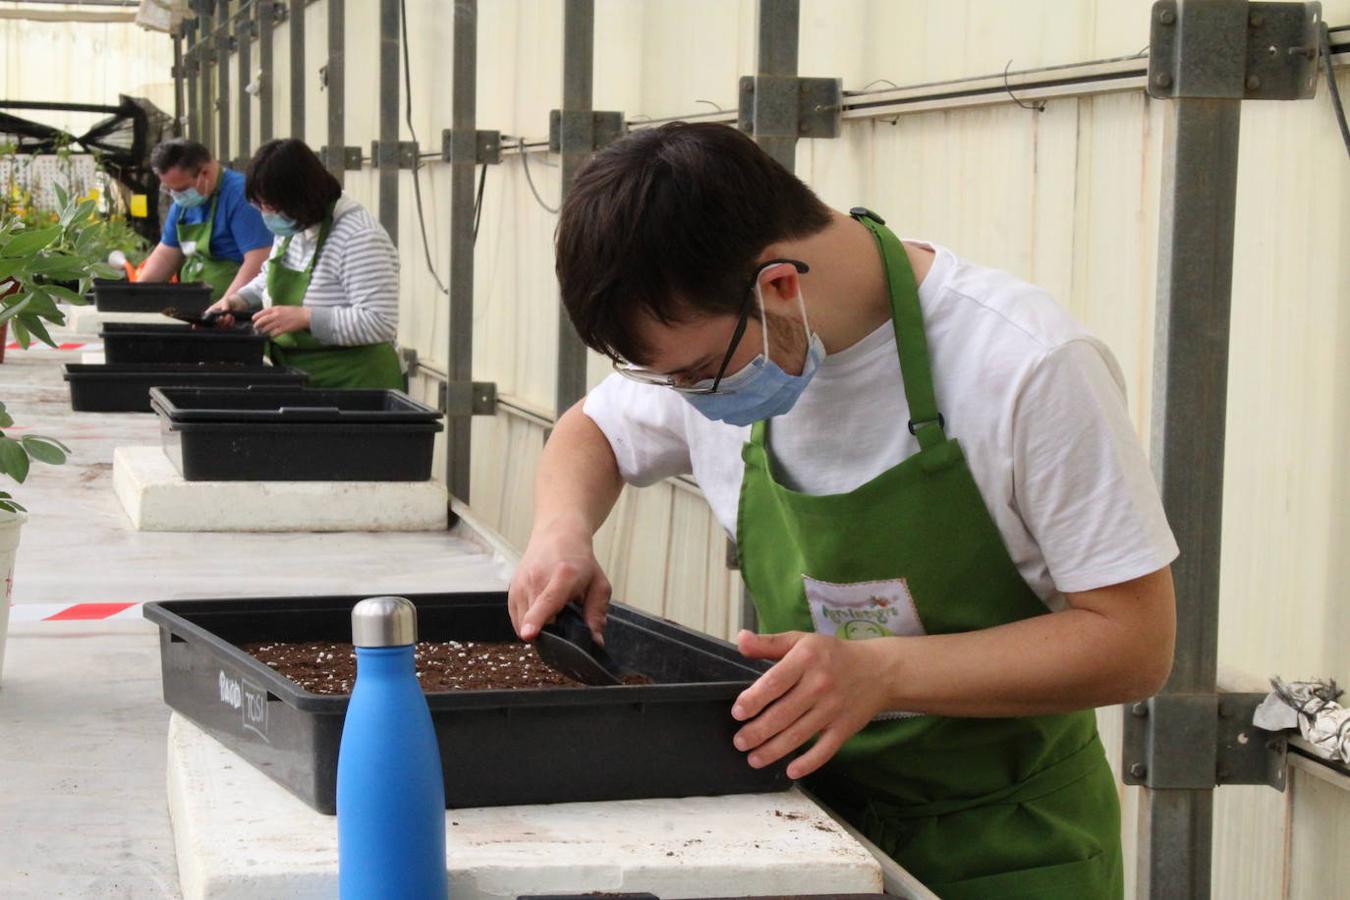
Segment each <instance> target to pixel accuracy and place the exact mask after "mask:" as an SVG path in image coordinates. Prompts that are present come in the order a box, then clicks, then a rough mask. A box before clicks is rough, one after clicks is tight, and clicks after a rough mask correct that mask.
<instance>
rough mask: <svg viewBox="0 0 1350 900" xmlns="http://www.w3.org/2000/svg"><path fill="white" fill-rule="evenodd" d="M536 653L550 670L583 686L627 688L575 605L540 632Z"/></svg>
mask: <svg viewBox="0 0 1350 900" xmlns="http://www.w3.org/2000/svg"><path fill="white" fill-rule="evenodd" d="M534 647H535V650H536V651H537V652H538V653H539V658H540V659H542V660H543V661H544V662H545V663H546V664H547V665H548V666H549V668H552V669H555V670H556V671H559V672H561V673H562V674H564V675H566V676H567V677H568V678H571V679H573V680H575V681H580V682H581V683H582V684H589V685H596V686H604V685H615V684H623V683H624V682H623V670H622V669H620V668H619V665H618V663H616V662H615V661H614V660H613V658H611V657H610V655H609V654H608V653H606V652H605V648H604V647H601V646H600V645H599V644H597V643H596V642H595V640H594V639H593V638H592V637H591V629H590V626H588V625H587V624H586V620H585V619H584V618H583V617H582V615H581V611H580V610H579V609H577V608H576V606H575V605H574V604H571V603H569V604H567V605H566V606H564V607H563V608H562V609H561V610H560V611H559V612H558V616H557V618H555V619H554V620H553V621H552V622H550V623H548V624H547V625H545V626H544V627H543V629H542V630H541V631H540V632H539V637H538V638H537V639H536V640H535V642H534Z"/></svg>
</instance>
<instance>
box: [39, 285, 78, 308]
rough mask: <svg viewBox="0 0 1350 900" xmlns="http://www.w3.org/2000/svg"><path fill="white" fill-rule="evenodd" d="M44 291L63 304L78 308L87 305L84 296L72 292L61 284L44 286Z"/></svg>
mask: <svg viewBox="0 0 1350 900" xmlns="http://www.w3.org/2000/svg"><path fill="white" fill-rule="evenodd" d="M42 290H43V291H44V292H46V293H47V294H49V295H51V296H52V297H54V298H55V299H57V300H60V301H61V302H63V303H73V304H75V305H76V306H83V305H84V304H85V302H86V301H85V299H84V294H80V293H77V292H75V291H72V290H71V289H70V288H68V287H65V286H64V285H60V284H44V285H43V286H42Z"/></svg>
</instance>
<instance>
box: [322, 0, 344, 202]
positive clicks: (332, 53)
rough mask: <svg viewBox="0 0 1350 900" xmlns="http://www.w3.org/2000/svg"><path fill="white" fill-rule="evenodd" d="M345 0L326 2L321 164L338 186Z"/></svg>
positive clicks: (340, 176) (341, 168)
mask: <svg viewBox="0 0 1350 900" xmlns="http://www.w3.org/2000/svg"><path fill="white" fill-rule="evenodd" d="M346 40H347V0H328V68H327V71H328V87H327V91H328V142H327V145H326V146H327V147H328V156H327V158H326V159H325V160H324V162H325V163H326V164H327V166H328V171H330V172H332V173H333V177H334V178H336V179H337V180H338V183H339V184H340V183H342V181H343V180H344V176H345V174H346V166H345V165H343V162H342V154H343V152H344V147H345V145H344V144H343V141H344V140H345V138H346V135H345V134H344V133H343V132H344V129H345V126H346V119H345V111H344V109H343V104H344V103H345V102H346V94H347V90H346V81H347V74H346V73H347V65H346Z"/></svg>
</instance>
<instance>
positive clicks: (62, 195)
mask: <svg viewBox="0 0 1350 900" xmlns="http://www.w3.org/2000/svg"><path fill="white" fill-rule="evenodd" d="M52 193H54V194H56V205H57V206H59V207H61V208H62V209H65V208H66V207H67V206H69V205H70V195H69V194H67V193H66V189H65V188H63V187H61V185H60V183H59V182H52Z"/></svg>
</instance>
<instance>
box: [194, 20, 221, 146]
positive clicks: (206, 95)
mask: <svg viewBox="0 0 1350 900" xmlns="http://www.w3.org/2000/svg"><path fill="white" fill-rule="evenodd" d="M198 21H200V22H201V33H200V36H199V37H198V39H197V67H198V69H199V74H200V76H201V77H200V87H201V91H202V93H201V103H200V104H199V106H200V110H201V121H200V123H199V124H200V128H199V134H198V135H197V140H198V142H200V143H202V144H205V145H206V146H207V147H213V146H214V144H215V136H216V115H215V112H216V92H215V75H214V73H215V71H216V65H215V63H216V57H217V56H218V54H217V53H216V41H215V37H214V36H213V34H212V29H211V17H210V16H207V15H202V16H199V17H198Z"/></svg>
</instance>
